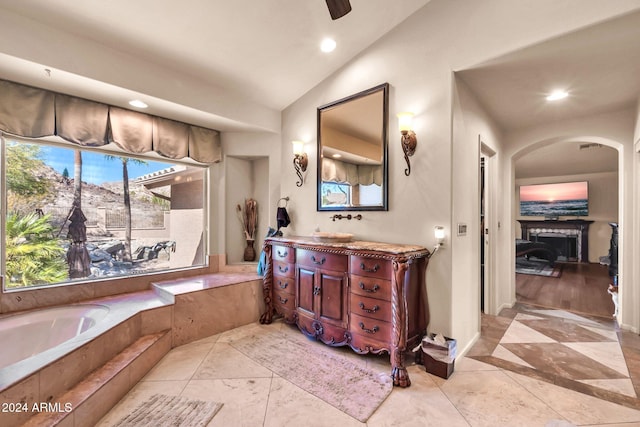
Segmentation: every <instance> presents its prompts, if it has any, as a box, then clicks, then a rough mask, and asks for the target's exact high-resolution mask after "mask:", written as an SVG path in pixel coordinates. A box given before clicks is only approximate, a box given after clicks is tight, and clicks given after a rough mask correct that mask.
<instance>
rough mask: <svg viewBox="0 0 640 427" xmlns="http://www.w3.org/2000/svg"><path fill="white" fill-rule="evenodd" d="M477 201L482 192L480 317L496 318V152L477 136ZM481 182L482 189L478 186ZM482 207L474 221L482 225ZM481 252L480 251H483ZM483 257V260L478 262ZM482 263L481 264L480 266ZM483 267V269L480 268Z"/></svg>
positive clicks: (480, 197)
mask: <svg viewBox="0 0 640 427" xmlns="http://www.w3.org/2000/svg"><path fill="white" fill-rule="evenodd" d="M478 153H479V156H478V178H479V179H478V200H479V202H480V203H482V200H483V194H482V193H483V190H484V226H481V227H478V228H479V231H480V236H478V237H480V245H483V246H482V247H480V248H479V251H478V253H479V255H480V257H479V259H478V263H479V269H478V271H479V272H480V277H479V283H480V290H479V292H480V293H481V294H480V307H479V310H480V313H484V314H496V313H494V310H495V305H496V304H495V300H494V296H495V294H496V288H495V286H496V285H495V277H496V274H495V273H496V271H495V269H496V252H495V251H496V249H495V248H496V238H497V232H498V230H499V229H500V223H499V222H497V221H496V218H497V215H496V212H497V205H496V194H495V189H496V170H497V167H496V166H497V165H496V160H497V156H496V152H495V150H493V149H492V148H491V147H489V146H488V145H487V144H486V143H485V142H483V140H482V135H478ZM483 159H484V177H483V176H480V174H481V173H482V171H483V168H482V167H481V162H482V161H483ZM483 178H484V186H483V185H482V182H483ZM481 209H482V207H481V206H478V214H479V218H478V220H479V221H481V223H480V224H481V225H482V219H483V218H482V217H483V215H482V211H481ZM483 249H484V250H483ZM483 257H484V259H482V258H483ZM483 261H484V262H483ZM483 263H484V268H483V267H482V264H483Z"/></svg>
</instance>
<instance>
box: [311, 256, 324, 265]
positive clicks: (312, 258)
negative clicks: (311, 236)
mask: <svg viewBox="0 0 640 427" xmlns="http://www.w3.org/2000/svg"><path fill="white" fill-rule="evenodd" d="M311 261H313V263H314V264H317V265H322V264H324V262H325V261H326V258H325V257H322V259H321V260H320V261H318V260H316V257H315V256H314V255H311Z"/></svg>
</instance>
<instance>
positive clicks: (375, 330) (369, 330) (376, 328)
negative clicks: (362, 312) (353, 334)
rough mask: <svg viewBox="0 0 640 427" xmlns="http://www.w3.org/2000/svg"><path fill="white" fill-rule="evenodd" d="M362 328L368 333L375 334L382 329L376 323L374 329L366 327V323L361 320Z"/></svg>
mask: <svg viewBox="0 0 640 427" xmlns="http://www.w3.org/2000/svg"><path fill="white" fill-rule="evenodd" d="M360 329H362V330H363V331H365V332H366V333H368V334H375V333H376V332H378V331H379V330H380V328H379V327H378V326H377V325H376V326H374V327H373V329H367V328H365V327H364V323H362V322H360Z"/></svg>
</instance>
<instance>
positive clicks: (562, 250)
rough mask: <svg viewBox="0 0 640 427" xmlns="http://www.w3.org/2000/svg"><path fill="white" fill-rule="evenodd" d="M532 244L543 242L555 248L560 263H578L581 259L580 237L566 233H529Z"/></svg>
mask: <svg viewBox="0 0 640 427" xmlns="http://www.w3.org/2000/svg"><path fill="white" fill-rule="evenodd" d="M529 240H531V241H532V242H543V243H546V244H548V245H551V246H553V248H554V249H555V250H556V251H557V253H558V258H557V260H558V261H578V260H579V259H581V252H582V251H581V249H582V248H581V246H582V245H581V244H580V236H579V235H575V234H574V235H571V234H564V233H535V232H533V233H529Z"/></svg>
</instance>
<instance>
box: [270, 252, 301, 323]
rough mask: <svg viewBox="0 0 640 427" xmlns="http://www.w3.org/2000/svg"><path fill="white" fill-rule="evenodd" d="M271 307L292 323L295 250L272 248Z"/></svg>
mask: <svg viewBox="0 0 640 427" xmlns="http://www.w3.org/2000/svg"><path fill="white" fill-rule="evenodd" d="M272 258H273V266H274V268H273V306H274V309H275V311H276V312H277V313H278V314H280V315H281V316H283V317H284V318H285V319H286V320H287V321H288V322H293V321H294V312H295V309H296V274H295V273H296V265H295V259H296V257H295V249H292V248H287V247H284V246H274V247H273V254H272Z"/></svg>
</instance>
